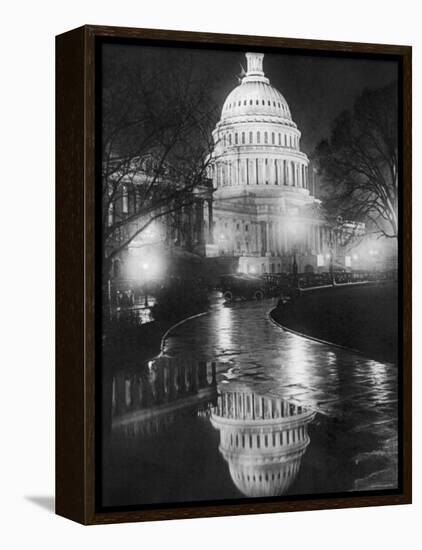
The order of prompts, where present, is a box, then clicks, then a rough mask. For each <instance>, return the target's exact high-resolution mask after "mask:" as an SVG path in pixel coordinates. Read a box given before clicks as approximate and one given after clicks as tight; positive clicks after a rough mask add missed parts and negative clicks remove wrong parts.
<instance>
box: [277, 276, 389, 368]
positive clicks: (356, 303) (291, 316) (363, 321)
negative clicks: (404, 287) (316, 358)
mask: <svg viewBox="0 0 422 550" xmlns="http://www.w3.org/2000/svg"><path fill="white" fill-rule="evenodd" d="M272 317H273V319H274V320H275V321H276V322H277V323H279V324H280V325H282V326H284V327H286V328H287V329H291V330H293V331H296V332H299V333H301V334H304V335H308V336H310V337H313V338H317V339H319V340H324V341H327V342H332V343H334V344H337V345H341V346H345V347H348V348H352V349H356V350H359V351H360V352H361V353H363V354H364V355H365V356H367V357H370V358H373V359H378V360H382V361H390V362H396V361H397V354H398V336H397V335H398V297H397V286H396V284H395V283H384V284H381V285H353V286H352V285H347V287H346V286H340V285H338V286H336V287H329V288H321V289H314V290H313V291H312V292H303V293H301V296H300V297H299V298H298V299H297V300H294V301H292V302H291V303H288V304H285V305H283V306H280V307H277V308H276V309H274V310H273V311H272Z"/></svg>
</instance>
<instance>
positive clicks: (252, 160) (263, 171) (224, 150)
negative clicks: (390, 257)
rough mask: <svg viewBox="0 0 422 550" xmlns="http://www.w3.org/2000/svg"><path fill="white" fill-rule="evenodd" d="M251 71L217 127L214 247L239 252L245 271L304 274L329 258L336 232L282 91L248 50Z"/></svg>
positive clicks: (219, 251) (259, 55)
mask: <svg viewBox="0 0 422 550" xmlns="http://www.w3.org/2000/svg"><path fill="white" fill-rule="evenodd" d="M246 58H247V71H246V74H245V75H244V76H243V78H242V79H241V82H240V84H239V85H238V86H237V87H236V88H235V89H234V90H232V92H231V93H230V94H229V95H228V96H227V99H226V100H225V102H224V105H223V108H222V113H221V118H220V120H219V122H218V123H217V125H216V127H215V129H214V131H213V139H214V144H215V146H214V151H213V154H212V162H211V167H212V169H211V175H212V179H213V185H214V188H215V192H214V221H215V225H214V247H215V248H214V249H215V253H216V254H217V255H232V256H239V270H240V271H243V272H245V273H263V272H266V273H278V272H281V271H290V270H291V266H292V261H293V252H295V253H296V255H297V263H298V269H299V271H305V270H314V269H315V268H316V267H317V266H320V267H322V266H323V265H324V263H326V258H327V255H328V253H329V249H330V248H331V247H332V246H333V242H332V240H333V238H335V237H334V235H333V233H332V229H331V227H330V224H329V223H328V222H327V220H325V219H324V215H323V213H322V211H321V205H320V201H319V200H318V199H316V198H315V197H314V196H313V195H312V193H311V190H310V169H309V159H308V157H307V155H306V154H305V153H303V152H302V151H301V149H300V138H301V132H300V130H299V129H298V127H297V125H296V124H295V122H294V121H293V119H292V115H291V113H290V109H289V106H288V104H287V102H286V100H285V99H284V97H283V95H282V94H281V93H280V92H279V91H278V90H277V89H275V88H274V87H273V86H271V84H270V81H269V79H268V78H267V77H266V76H265V74H264V71H263V58H264V54H262V53H247V54H246Z"/></svg>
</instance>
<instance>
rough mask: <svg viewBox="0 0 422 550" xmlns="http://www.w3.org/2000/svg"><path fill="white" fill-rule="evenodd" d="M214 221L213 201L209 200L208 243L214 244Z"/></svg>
mask: <svg viewBox="0 0 422 550" xmlns="http://www.w3.org/2000/svg"><path fill="white" fill-rule="evenodd" d="M213 226H214V221H213V211H212V199H208V242H209V244H214V231H213V229H214V227H213Z"/></svg>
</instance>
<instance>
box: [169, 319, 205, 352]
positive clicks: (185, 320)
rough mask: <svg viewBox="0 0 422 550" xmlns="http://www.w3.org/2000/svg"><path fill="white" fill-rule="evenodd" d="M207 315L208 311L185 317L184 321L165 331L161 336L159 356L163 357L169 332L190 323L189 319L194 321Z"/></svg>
mask: <svg viewBox="0 0 422 550" xmlns="http://www.w3.org/2000/svg"><path fill="white" fill-rule="evenodd" d="M208 313H209V311H203V312H202V313H197V314H196V315H191V316H190V317H186V319H182V320H181V321H179V322H178V323H176V324H174V325H172V326H171V327H170V328H169V329H167V330H166V332H165V333H164V334H163V336H162V338H161V343H160V354H159V355H163V353H164V346H165V343H166V339H167V337H168V335H169V334H170V332H171V331H172V330H174V329H175V328H177V327H178V326H180V325H183V323H186V322H187V321H190V320H191V319H196V318H197V317H202V316H203V315H208Z"/></svg>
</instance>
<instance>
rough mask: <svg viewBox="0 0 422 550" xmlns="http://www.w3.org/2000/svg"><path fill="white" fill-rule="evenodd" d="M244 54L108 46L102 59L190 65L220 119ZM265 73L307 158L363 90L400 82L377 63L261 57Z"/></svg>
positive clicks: (393, 68) (394, 69)
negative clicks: (206, 83) (208, 85)
mask: <svg viewBox="0 0 422 550" xmlns="http://www.w3.org/2000/svg"><path fill="white" fill-rule="evenodd" d="M245 51H247V50H246V49H245ZM245 51H243V50H242V51H240V50H236V51H230V50H227V49H224V50H210V49H202V48H201V49H194V48H182V47H172V48H167V47H162V46H159V47H158V46H153V47H150V46H142V45H135V44H134V45H118V44H107V45H105V46H104V50H103V52H104V56H103V60H104V67H106V68H107V63H108V61H109V60H111V59H114V61H116V59H117V60H119V59H120V60H122V62H123V61H124V63H125V64H126V65H127V64H128V63H129V64H130V63H131V60H132V62H133V63H136V64H138V65H139V66H141V67H142V64H144V66H145V67H147V65H148V64H151V63H152V64H154V65H156V66H157V65H158V66H159V65H163V66H165V65H166V64H168V63H169V62H172V63H174V65H176V66H180V67H183V66H190V67H192V66H193V67H194V68H195V71H196V72H197V75H198V76H199V78H200V77H201V75H202V76H203V77H204V78H209V77H210V76H211V78H212V82H213V83H214V84H213V90H212V97H213V98H214V101H215V102H216V104H217V105H219V110H218V114H220V112H221V110H220V109H221V107H222V106H223V103H224V100H225V98H226V97H227V95H228V93H229V92H230V91H231V90H232V89H233V88H234V87H236V86H237V84H238V79H237V75H238V74H239V73H240V70H241V69H240V64H242V65H243V67H244V68H245V69H246V58H245V55H244V53H245ZM260 51H264V53H265V50H260ZM264 72H265V75H266V77H267V78H269V79H270V83H271V85H272V86H274V87H275V88H277V89H278V90H279V91H280V92H281V93H282V94H283V96H284V97H285V98H286V100H287V103H288V105H289V107H290V111H291V113H292V117H293V120H294V121H295V122H296V124H297V125H298V128H299V130H300V131H301V132H302V140H301V149H302V150H303V151H304V152H305V153H307V154H310V153H311V152H312V151H313V149H314V148H315V146H316V145H317V143H318V142H319V141H320V140H321V139H322V138H326V137H329V133H330V126H331V124H332V122H333V120H334V119H335V117H336V116H337V115H338V114H339V113H340V112H341V111H342V110H344V109H348V108H351V107H352V106H353V103H354V101H355V99H356V97H357V96H358V95H359V94H360V93H361V91H362V90H363V89H364V88H365V87H370V88H377V87H380V86H383V85H386V84H389V83H390V82H392V81H393V80H395V79H397V78H398V64H397V62H395V61H384V60H379V59H376V60H374V59H365V58H346V57H335V56H329V57H328V56H316V55H315V56H314V55H312V56H309V55H306V56H304V55H299V54H294V55H292V54H290V53H289V54H279V53H277V54H275V53H265V57H264ZM169 85H171V82H169ZM216 122H217V119H216Z"/></svg>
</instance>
